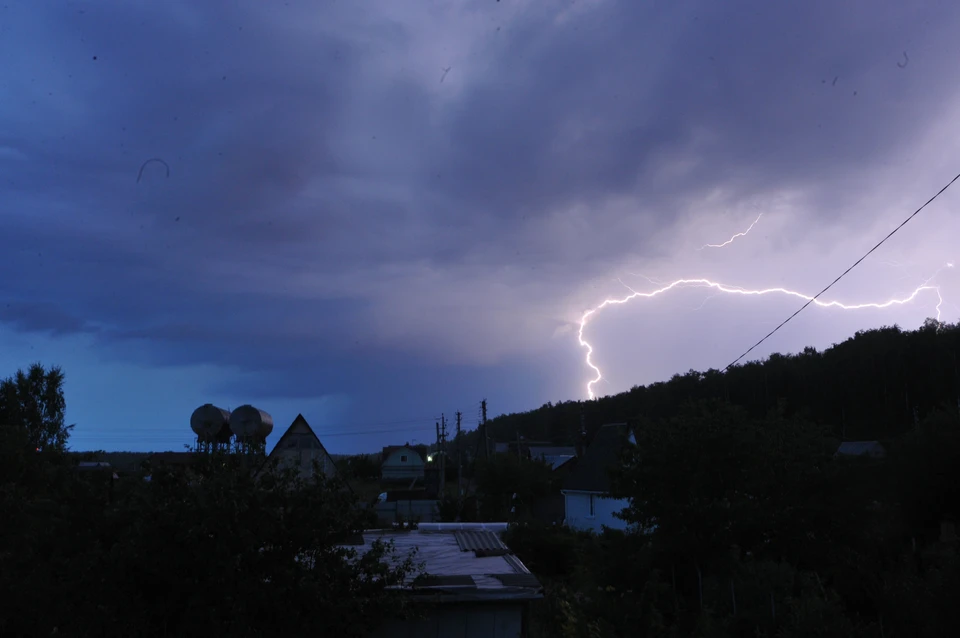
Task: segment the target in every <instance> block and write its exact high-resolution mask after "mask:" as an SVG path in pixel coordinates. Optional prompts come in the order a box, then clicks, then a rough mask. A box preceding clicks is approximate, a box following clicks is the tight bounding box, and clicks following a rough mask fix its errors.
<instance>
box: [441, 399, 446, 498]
mask: <svg viewBox="0 0 960 638" xmlns="http://www.w3.org/2000/svg"><path fill="white" fill-rule="evenodd" d="M446 489H447V417H446V416H445V415H443V414H441V415H440V494H446Z"/></svg>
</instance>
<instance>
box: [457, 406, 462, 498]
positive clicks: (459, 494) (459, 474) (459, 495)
mask: <svg viewBox="0 0 960 638" xmlns="http://www.w3.org/2000/svg"><path fill="white" fill-rule="evenodd" d="M462 416H463V415H461V414H460V411H459V410H457V438H456V442H457V503H459V502H460V500H461V498H462V495H463V457H462V456H461V454H460V452H461V449H460V419H461V417H462Z"/></svg>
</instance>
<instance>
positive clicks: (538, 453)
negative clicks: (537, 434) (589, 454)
mask: <svg viewBox="0 0 960 638" xmlns="http://www.w3.org/2000/svg"><path fill="white" fill-rule="evenodd" d="M576 453H577V448H575V447H573V446H542V445H531V446H530V456H532V457H534V458H536V457H549V456H574V455H576Z"/></svg>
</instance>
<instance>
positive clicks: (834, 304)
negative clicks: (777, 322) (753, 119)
mask: <svg viewBox="0 0 960 638" xmlns="http://www.w3.org/2000/svg"><path fill="white" fill-rule="evenodd" d="M758 219H759V218H758ZM754 223H756V222H754ZM748 230H749V229H748ZM743 234H746V233H743ZM734 237H736V235H735V236H734ZM731 241H732V240H731ZM945 267H946V268H953V264H947V265H946V266H945ZM940 270H943V268H941V269H940ZM940 270H938V271H937V273H935V274H934V275H933V276H932V277H930V278H928V279H927V280H926V281H924V282H923V283H922V284H921V285H920V286H918V287H917V288H916V290H914V291H913V292H912V293H910V294H909V295H908V296H906V297H904V298H902V299H890V300H887V301H883V302H871V303H863V304H844V303H841V302H839V301H820V300H819V299H816V300H814V299H813V297H811V296H810V295H805V294H803V293H802V292H797V291H796V290H788V289H787V288H764V289H760V290H750V289H746V288H741V287H739V286H728V285H726V284H722V283H719V282H716V281H711V280H709V279H677V280H676V281H673V282H671V283H669V284H666V285H663V286H662V287H661V288H658V289H656V290H653V291H651V292H638V291H636V290H633V289H632V288H630V287H629V286H627V288H628V289H629V290H630V291H631V292H630V294H629V295H626V296H624V297H619V298H610V299H605V300H603V302H602V303H600V305H598V306H596V307H594V308H592V309H590V310H587V311H586V312H585V313H583V316H582V317H581V318H580V329H579V330H578V331H577V339H578V340H579V342H580V347H582V348H584V349H585V350H586V351H587V353H586V356H585V357H584V362H585V363H586V365H587V367H588V368H590V369H591V370H593V372H594V375H595V376H594V378H593V379H591V380H590V381H588V382H587V395H588V396H589V398H590V399H594V398H596V396H595V395H594V392H593V386H594V385H596V384H597V383H599V382H600V381H601V380H603V379H604V377H603V373H602V372H601V371H600V368H598V367H597V365H596V364H595V363H594V362H593V346H592V345H590V343H589V342H588V341H587V340H586V339H584V338H583V332H584V330H585V329H586V327H587V322H588V321H589V320H590V318H591V317H593V316H594V315H596V314H597V313H598V312H600V311H601V310H603V309H604V308H607V307H609V306H621V305H623V304H626V303H629V302H631V301H633V300H634V299H638V298H643V299H651V298H653V297H657V296H660V295H662V294H664V293H666V292H669V291H671V290H673V289H675V288H712V289H714V290H716V291H717V293H718V294H719V293H726V294H730V295H743V296H748V297H754V296H763V295H772V294H780V295H785V296H788V297H796V298H798V299H803V300H804V301H811V300H813V303H814V304H816V305H817V306H820V307H821V308H839V309H841V310H863V309H866V308H875V309H883V308H889V307H890V306H902V305H904V304H908V303H910V302H911V301H913V300H914V299H916V297H917V296H918V295H919V294H920V293H922V292H925V291H927V290H932V291H934V292H935V293H936V295H937V300H938V301H937V306H936V310H937V321H940V309H941V306H942V305H943V297H942V296H941V295H940V287H939V286H933V285H930V281H931V280H933V278H934V277H936V276H937V274H939V272H940ZM621 283H622V282H621ZM624 286H626V284H624ZM713 296H716V295H713Z"/></svg>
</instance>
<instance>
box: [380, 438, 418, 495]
mask: <svg viewBox="0 0 960 638" xmlns="http://www.w3.org/2000/svg"><path fill="white" fill-rule="evenodd" d="M381 459H382V460H381V464H380V480H381V482H382V483H398V484H404V485H407V486H409V487H411V488H412V487H413V486H414V485H416V484H420V485H422V484H423V478H424V470H425V468H426V461H425V460H424V458H423V455H422V454H421V452H420V450H418V449H416V448H415V447H412V446H411V445H410V444H406V445H388V446H387V447H385V448H383V453H382V456H381Z"/></svg>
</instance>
